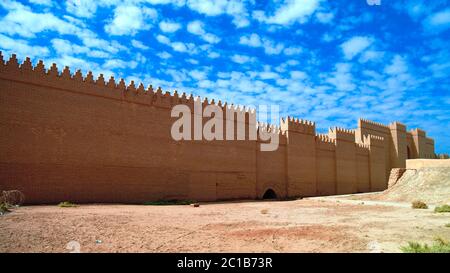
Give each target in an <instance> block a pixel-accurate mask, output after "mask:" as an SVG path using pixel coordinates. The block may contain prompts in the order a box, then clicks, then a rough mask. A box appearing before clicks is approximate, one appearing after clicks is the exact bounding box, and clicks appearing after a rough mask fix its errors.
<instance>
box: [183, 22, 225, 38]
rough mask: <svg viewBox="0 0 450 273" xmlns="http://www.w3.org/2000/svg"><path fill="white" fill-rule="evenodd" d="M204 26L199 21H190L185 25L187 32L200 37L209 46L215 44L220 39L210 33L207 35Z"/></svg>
mask: <svg viewBox="0 0 450 273" xmlns="http://www.w3.org/2000/svg"><path fill="white" fill-rule="evenodd" d="M204 27H205V25H204V24H203V23H202V22H200V21H192V22H190V23H189V24H188V25H187V30H188V32H190V33H192V34H194V35H197V36H200V37H201V38H202V39H203V40H204V41H206V42H208V43H210V44H217V43H218V42H220V38H219V37H217V36H216V35H214V34H212V33H208V32H206V31H205V29H204Z"/></svg>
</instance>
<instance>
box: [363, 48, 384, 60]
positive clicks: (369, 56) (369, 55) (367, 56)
mask: <svg viewBox="0 0 450 273" xmlns="http://www.w3.org/2000/svg"><path fill="white" fill-rule="evenodd" d="M383 56H384V52H383V51H376V50H366V51H365V52H364V53H362V54H361V57H360V58H359V62H361V63H366V62H368V61H377V60H381V58H383Z"/></svg>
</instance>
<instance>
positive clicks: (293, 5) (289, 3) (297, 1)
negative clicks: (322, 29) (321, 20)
mask: <svg viewBox="0 0 450 273" xmlns="http://www.w3.org/2000/svg"><path fill="white" fill-rule="evenodd" d="M320 2H321V0H285V1H283V3H282V4H281V5H280V6H279V7H278V9H277V10H276V11H275V12H274V14H273V15H271V16H270V15H269V16H267V15H266V14H264V12H262V11H256V12H254V13H253V18H255V19H256V20H258V21H261V22H265V23H269V24H277V25H291V24H293V23H295V22H299V23H305V22H306V21H307V20H308V19H309V17H310V16H311V15H312V14H313V13H314V12H315V11H316V9H317V8H318V7H319V4H320Z"/></svg>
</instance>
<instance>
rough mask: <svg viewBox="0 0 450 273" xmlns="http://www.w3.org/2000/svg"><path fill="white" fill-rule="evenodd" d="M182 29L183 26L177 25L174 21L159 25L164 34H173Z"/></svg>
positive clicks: (162, 22) (163, 22)
mask: <svg viewBox="0 0 450 273" xmlns="http://www.w3.org/2000/svg"><path fill="white" fill-rule="evenodd" d="M180 28H181V24H179V23H175V22H172V21H167V20H166V21H161V22H160V23H159V29H161V31H162V32H166V33H173V32H176V31H178V30H179V29H180Z"/></svg>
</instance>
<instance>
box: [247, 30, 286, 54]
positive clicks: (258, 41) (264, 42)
mask: <svg viewBox="0 0 450 273" xmlns="http://www.w3.org/2000/svg"><path fill="white" fill-rule="evenodd" d="M239 43H240V44H242V45H246V46H250V47H262V48H264V52H265V53H266V54H268V55H278V54H280V53H281V52H282V51H283V49H284V45H283V44H282V43H276V42H274V41H272V40H270V39H267V38H261V37H260V36H259V35H258V34H256V33H252V34H250V35H244V36H241V38H240V39H239Z"/></svg>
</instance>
